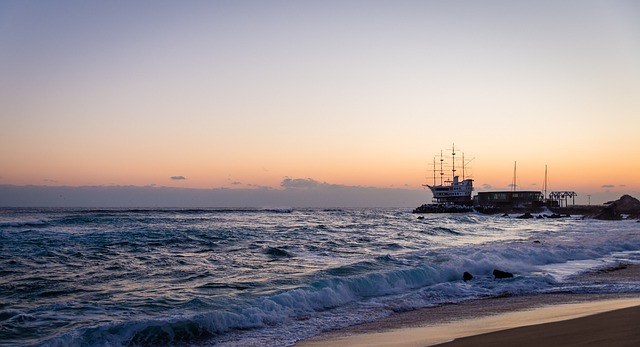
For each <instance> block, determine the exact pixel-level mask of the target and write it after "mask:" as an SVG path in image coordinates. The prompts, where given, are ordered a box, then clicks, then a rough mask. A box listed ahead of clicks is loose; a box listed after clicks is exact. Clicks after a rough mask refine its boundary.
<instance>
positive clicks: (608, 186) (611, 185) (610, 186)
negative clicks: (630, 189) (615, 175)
mask: <svg viewBox="0 0 640 347" xmlns="http://www.w3.org/2000/svg"><path fill="white" fill-rule="evenodd" d="M615 186H616V185H615V184H603V185H602V188H614V187H615Z"/></svg>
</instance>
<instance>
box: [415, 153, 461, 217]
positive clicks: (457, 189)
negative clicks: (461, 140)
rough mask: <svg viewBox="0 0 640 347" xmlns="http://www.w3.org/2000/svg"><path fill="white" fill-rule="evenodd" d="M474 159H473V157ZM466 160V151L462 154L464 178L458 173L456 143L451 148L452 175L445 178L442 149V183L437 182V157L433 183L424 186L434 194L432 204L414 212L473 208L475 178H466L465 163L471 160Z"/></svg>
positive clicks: (440, 211) (456, 210)
mask: <svg viewBox="0 0 640 347" xmlns="http://www.w3.org/2000/svg"><path fill="white" fill-rule="evenodd" d="M471 160H473V159H471ZM471 160H469V161H468V162H465V160H464V153H463V154H462V180H461V179H460V176H459V175H457V174H456V150H455V144H454V145H453V146H452V149H451V177H449V178H445V177H444V176H445V171H444V165H445V164H444V156H443V155H442V151H440V172H439V173H440V174H439V176H440V184H437V182H436V179H437V177H436V176H437V175H436V173H437V172H436V171H437V169H436V158H435V157H434V159H433V184H432V185H429V184H425V185H424V186H425V187H427V188H429V190H430V191H431V193H432V194H433V200H432V203H431V204H424V205H422V206H419V207H418V208H416V209H415V210H414V211H413V212H414V213H449V212H452V213H455V212H470V211H472V210H473V199H472V197H471V195H472V193H473V179H470V178H465V176H464V169H465V165H466V164H468V163H469V162H471Z"/></svg>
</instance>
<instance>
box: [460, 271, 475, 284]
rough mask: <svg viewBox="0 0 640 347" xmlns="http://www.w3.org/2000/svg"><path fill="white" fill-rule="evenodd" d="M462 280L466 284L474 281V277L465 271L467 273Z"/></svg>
mask: <svg viewBox="0 0 640 347" xmlns="http://www.w3.org/2000/svg"><path fill="white" fill-rule="evenodd" d="M462 279H463V280H464V281H465V282H466V281H471V280H472V279H473V275H471V274H470V273H468V272H466V271H465V272H464V273H463V274H462Z"/></svg>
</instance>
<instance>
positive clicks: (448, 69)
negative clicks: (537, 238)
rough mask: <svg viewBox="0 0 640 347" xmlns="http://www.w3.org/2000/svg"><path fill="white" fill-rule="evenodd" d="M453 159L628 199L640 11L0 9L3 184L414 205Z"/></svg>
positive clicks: (428, 4) (297, 6)
mask: <svg viewBox="0 0 640 347" xmlns="http://www.w3.org/2000/svg"><path fill="white" fill-rule="evenodd" d="M453 143H455V146H456V148H459V149H460V150H459V151H458V153H459V154H461V153H462V152H464V153H465V157H466V159H472V158H475V159H473V161H471V163H470V164H469V167H468V169H467V171H466V173H467V175H471V176H472V177H473V179H475V186H476V187H477V189H478V190H483V189H484V190H486V189H508V188H507V187H508V185H509V184H510V183H511V181H512V176H513V167H514V162H517V167H518V171H517V172H518V185H519V187H520V188H521V189H537V190H539V189H542V183H543V179H544V169H545V165H548V171H549V186H550V189H551V190H575V191H578V192H579V193H580V194H581V195H580V198H581V199H582V201H586V200H584V199H586V198H585V194H593V195H594V196H597V195H598V194H602V193H604V192H612V193H614V194H617V195H618V196H619V195H620V194H621V193H631V194H633V193H637V192H640V155H639V151H638V149H639V148H640V2H638V1H615V0H611V1H583V0H580V1H526V2H525V1H184V2H183V1H6V0H5V1H0V185H18V186H21V185H38V186H40V185H42V186H123V185H133V186H151V185H155V186H170V187H182V188H230V189H255V188H260V187H263V188H265V187H271V188H273V189H283V188H284V187H286V185H284V182H286V181H285V180H286V179H287V178H289V179H305V180H307V181H308V182H311V180H308V179H312V180H313V181H314V182H320V183H327V184H334V185H343V186H363V187H376V188H402V189H412V190H414V189H422V188H421V185H422V184H425V183H431V182H432V179H431V176H432V170H433V167H432V165H431V163H432V161H433V157H434V155H436V154H439V153H440V150H441V149H442V150H444V153H445V154H449V152H450V149H451V146H452V144H453ZM459 173H460V172H459ZM639 197H640V196H639ZM595 202H602V201H595Z"/></svg>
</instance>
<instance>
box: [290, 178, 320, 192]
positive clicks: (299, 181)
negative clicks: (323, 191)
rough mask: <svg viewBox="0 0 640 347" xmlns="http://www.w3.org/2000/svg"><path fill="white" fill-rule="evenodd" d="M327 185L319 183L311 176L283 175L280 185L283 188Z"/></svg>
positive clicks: (306, 187) (309, 187)
mask: <svg viewBox="0 0 640 347" xmlns="http://www.w3.org/2000/svg"><path fill="white" fill-rule="evenodd" d="M323 185H327V184H326V183H320V182H318V181H316V180H314V179H313V178H289V177H285V178H284V179H283V180H282V182H280V186H281V187H283V188H285V189H290V188H292V189H313V188H318V187H320V186H323Z"/></svg>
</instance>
